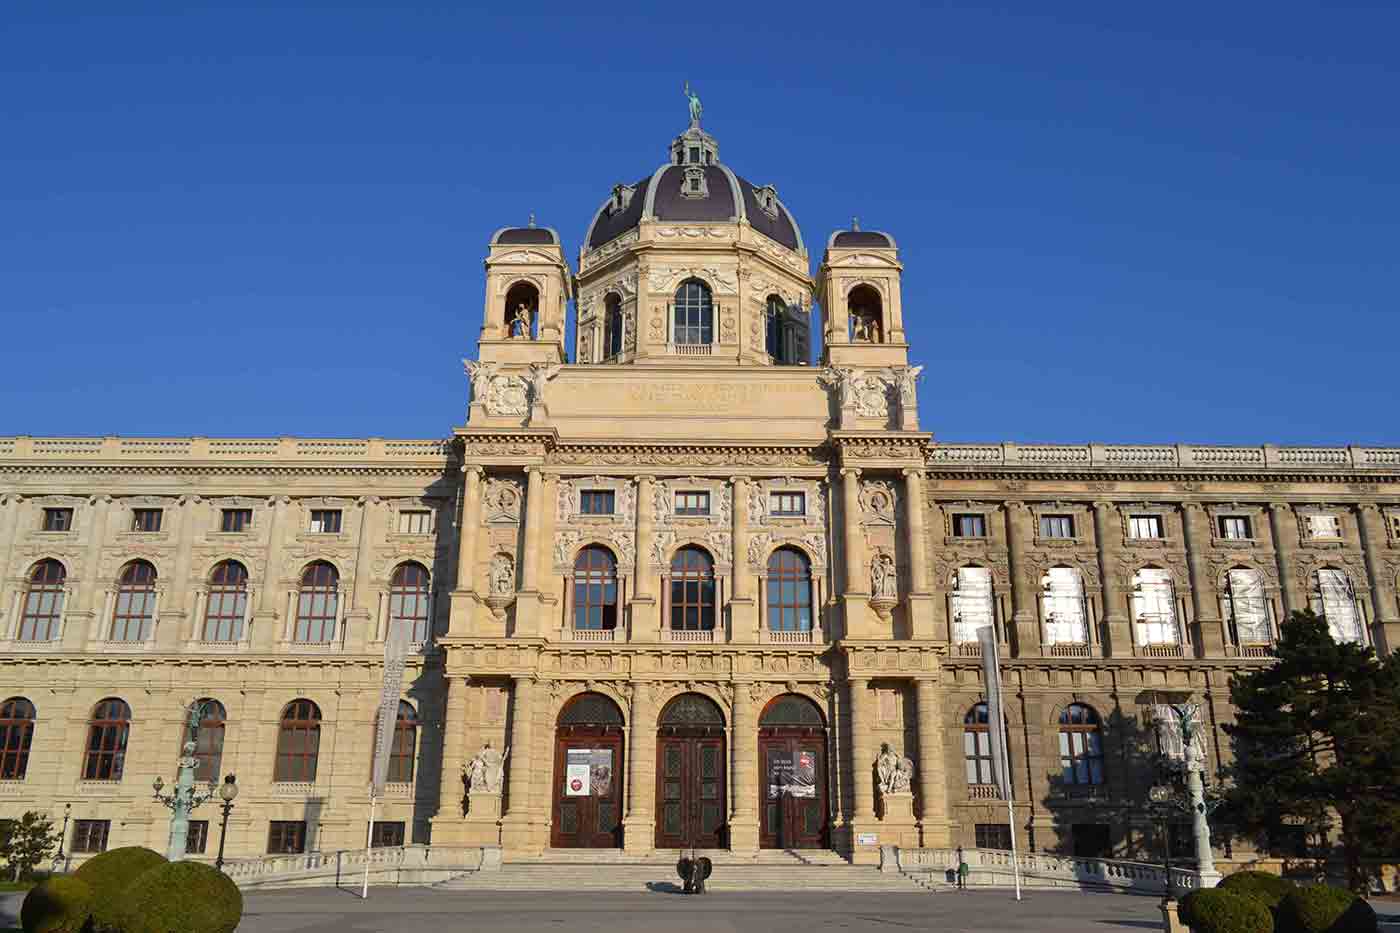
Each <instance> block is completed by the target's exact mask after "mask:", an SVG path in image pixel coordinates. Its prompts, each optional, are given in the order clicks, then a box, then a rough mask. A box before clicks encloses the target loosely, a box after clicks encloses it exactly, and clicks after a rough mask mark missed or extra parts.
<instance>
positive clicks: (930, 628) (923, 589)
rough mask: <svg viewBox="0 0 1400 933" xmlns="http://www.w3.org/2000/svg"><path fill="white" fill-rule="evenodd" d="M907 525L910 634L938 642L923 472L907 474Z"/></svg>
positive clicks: (905, 515)
mask: <svg viewBox="0 0 1400 933" xmlns="http://www.w3.org/2000/svg"><path fill="white" fill-rule="evenodd" d="M904 525H905V532H906V533H907V535H908V546H909V586H910V590H911V592H910V593H909V597H908V600H907V605H908V607H909V635H910V637H911V638H916V639H925V640H929V639H938V638H941V635H940V634H939V632H938V629H937V628H936V625H935V619H934V605H933V591H932V589H931V588H930V586H929V564H928V537H927V532H926V529H925V527H924V472H923V470H912V469H911V470H905V471H904Z"/></svg>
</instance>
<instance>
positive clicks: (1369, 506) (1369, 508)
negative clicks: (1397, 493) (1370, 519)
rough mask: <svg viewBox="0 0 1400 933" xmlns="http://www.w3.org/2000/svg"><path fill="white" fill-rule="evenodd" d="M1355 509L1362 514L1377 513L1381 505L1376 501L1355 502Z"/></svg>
mask: <svg viewBox="0 0 1400 933" xmlns="http://www.w3.org/2000/svg"><path fill="white" fill-rule="evenodd" d="M1356 511H1357V512H1360V513H1361V514H1363V515H1379V514H1380V511H1381V506H1380V503H1378V502H1358V503H1357V504H1356Z"/></svg>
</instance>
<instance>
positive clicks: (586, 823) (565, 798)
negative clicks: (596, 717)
mask: <svg viewBox="0 0 1400 933" xmlns="http://www.w3.org/2000/svg"><path fill="white" fill-rule="evenodd" d="M624 773H625V771H624V763H623V760H622V729H621V727H619V726H583V727H578V726H571V727H561V728H560V730H559V733H558V735H557V737H556V739H555V742H554V785H553V787H554V790H553V794H554V813H553V821H552V823H551V825H550V834H549V835H550V839H549V844H550V845H551V846H554V847H555V848H560V849H617V848H621V847H622V801H623V796H622V776H623V774H624Z"/></svg>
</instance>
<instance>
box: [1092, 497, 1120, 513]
mask: <svg viewBox="0 0 1400 933" xmlns="http://www.w3.org/2000/svg"><path fill="white" fill-rule="evenodd" d="M1117 507H1118V503H1116V502H1110V501H1109V500H1108V499H1095V500H1094V508H1096V509H1098V510H1099V511H1100V512H1108V511H1112V510H1113V509H1116V508H1117Z"/></svg>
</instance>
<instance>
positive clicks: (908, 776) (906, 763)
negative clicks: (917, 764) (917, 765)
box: [875, 742, 914, 794]
mask: <svg viewBox="0 0 1400 933" xmlns="http://www.w3.org/2000/svg"><path fill="white" fill-rule="evenodd" d="M875 773H876V774H877V775H879V777H880V793H882V794H908V793H911V788H912V787H913V785H914V762H913V761H911V760H909V759H908V758H906V757H905V756H903V755H901V754H900V753H899V752H897V751H895V750H894V749H893V748H891V747H890V743H888V742H882V743H881V744H880V755H879V757H878V758H876V759H875Z"/></svg>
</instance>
